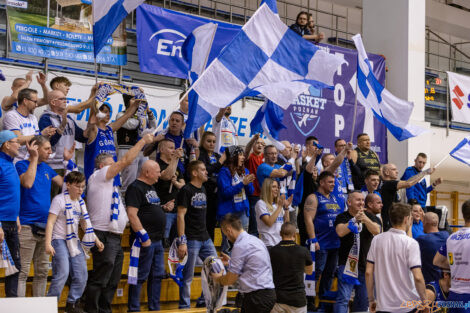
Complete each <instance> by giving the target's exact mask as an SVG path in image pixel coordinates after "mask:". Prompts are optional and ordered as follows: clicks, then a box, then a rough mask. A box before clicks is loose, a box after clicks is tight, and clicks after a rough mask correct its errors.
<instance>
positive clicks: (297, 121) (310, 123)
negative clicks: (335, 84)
mask: <svg viewBox="0 0 470 313" xmlns="http://www.w3.org/2000/svg"><path fill="white" fill-rule="evenodd" d="M326 102H327V99H325V98H322V91H321V89H317V88H315V87H312V86H310V88H309V90H308V93H303V94H301V95H300V96H298V97H297V99H295V101H294V103H293V104H292V105H291V106H290V107H291V109H290V117H291V119H292V123H293V124H294V125H295V127H296V128H297V130H298V131H299V132H300V133H301V134H302V135H304V136H308V135H310V134H311V133H312V132H313V131H314V130H315V129H316V128H317V126H318V124H319V123H320V115H321V112H322V111H323V110H325V105H326Z"/></svg>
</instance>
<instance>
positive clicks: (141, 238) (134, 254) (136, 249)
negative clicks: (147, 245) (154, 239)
mask: <svg viewBox="0 0 470 313" xmlns="http://www.w3.org/2000/svg"><path fill="white" fill-rule="evenodd" d="M135 236H136V238H135V240H134V242H133V243H132V248H131V258H130V262H129V270H128V271H127V283H128V284H129V285H137V279H138V274H139V257H140V247H141V246H142V242H146V241H147V240H149V235H148V234H147V232H146V231H145V229H141V230H139V231H138V232H136V233H135Z"/></svg>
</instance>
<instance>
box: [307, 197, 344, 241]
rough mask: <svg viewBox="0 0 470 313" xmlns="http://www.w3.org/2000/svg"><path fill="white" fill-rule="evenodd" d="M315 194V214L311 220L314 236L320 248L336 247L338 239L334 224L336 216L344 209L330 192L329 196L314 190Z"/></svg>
mask: <svg viewBox="0 0 470 313" xmlns="http://www.w3.org/2000/svg"><path fill="white" fill-rule="evenodd" d="M315 195H316V196H317V199H318V206H317V214H316V215H315V219H314V220H313V225H314V226H315V237H316V238H317V239H318V243H319V244H320V249H321V250H326V249H337V248H339V245H340V241H339V237H338V234H336V228H335V225H334V224H335V220H336V216H338V214H340V213H342V212H343V211H344V210H343V209H341V207H340V206H339V204H338V201H337V199H336V197H335V196H334V195H333V194H330V197H329V198H327V197H325V196H324V195H322V194H321V193H319V192H315Z"/></svg>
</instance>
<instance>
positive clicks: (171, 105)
mask: <svg viewBox="0 0 470 313" xmlns="http://www.w3.org/2000/svg"><path fill="white" fill-rule="evenodd" d="M0 68H1V69H2V71H3V73H4V75H5V77H6V80H5V81H0V97H1V98H2V99H3V97H5V96H9V95H11V92H12V91H11V83H12V81H13V80H14V79H15V78H17V77H23V78H24V77H25V75H26V73H27V72H28V69H27V68H25V67H18V66H10V65H0ZM37 72H38V71H37V70H35V72H34V77H33V82H32V83H31V86H30V88H33V89H36V90H38V92H39V95H38V96H39V98H41V97H42V96H43V95H42V90H41V87H40V85H39V84H38V82H37V81H36V77H35V76H36V75H37ZM56 76H66V77H67V78H68V79H69V80H70V81H71V82H72V86H71V87H70V91H69V94H68V95H67V102H68V103H69V104H72V103H75V102H82V101H85V100H87V99H88V97H89V95H90V90H91V87H92V86H93V85H94V84H95V79H94V78H92V77H86V76H80V75H72V74H67V73H61V72H55V71H53V72H49V73H48V75H47V78H48V82H47V84H48V86H49V82H50V81H51V80H52V79H53V78H54V77H56ZM100 81H101V80H100ZM103 82H109V81H104V80H103ZM112 82H113V83H116V82H117V81H112ZM125 84H127V85H132V84H131V83H125ZM135 85H136V86H139V87H142V88H143V89H144V92H145V95H146V97H147V100H148V102H149V105H150V108H151V110H152V111H153V113H154V115H155V117H156V118H157V121H158V124H159V125H160V123H162V121H164V120H165V118H166V117H167V116H168V115H169V114H171V112H173V111H175V110H176V109H177V108H178V105H177V102H178V98H179V95H180V93H181V90H179V89H170V88H164V87H155V86H148V85H142V84H135ZM49 89H50V88H49ZM106 102H107V103H109V104H111V106H112V116H111V120H114V119H115V118H116V114H117V113H118V112H120V111H123V110H124V108H125V107H124V102H123V99H122V96H121V95H120V94H114V95H111V96H110V97H108V98H107V100H106ZM262 104H263V103H262V102H259V101H250V100H248V101H246V104H245V107H243V106H242V101H239V102H237V103H235V104H234V105H233V106H232V115H231V118H232V120H233V121H234V123H235V126H236V127H237V130H238V136H239V142H240V144H242V145H245V144H247V143H248V141H249V138H250V137H249V136H250V122H251V119H252V118H253V116H255V114H256V111H257V110H258V108H259V107H260V106H261V105H262ZM45 109H46V106H44V107H40V108H38V109H36V110H35V112H34V115H36V116H37V118H38V120H39V117H40V116H41V114H42V112H43V111H44V110H45ZM4 114H5V112H2V114H1V115H0V117H1V116H3V115H4ZM88 117H89V110H85V111H83V112H82V113H80V114H77V115H76V121H77V122H78V126H80V127H81V128H83V129H85V128H86V124H87V121H88ZM0 125H2V123H1V118H0ZM166 127H167V123H165V124H164V128H166ZM2 129H3V125H2ZM211 129H212V125H206V130H211Z"/></svg>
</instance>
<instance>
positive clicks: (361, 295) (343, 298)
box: [333, 265, 369, 313]
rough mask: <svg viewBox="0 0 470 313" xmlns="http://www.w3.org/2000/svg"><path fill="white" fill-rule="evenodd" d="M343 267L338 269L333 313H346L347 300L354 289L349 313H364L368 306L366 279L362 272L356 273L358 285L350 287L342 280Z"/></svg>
mask: <svg viewBox="0 0 470 313" xmlns="http://www.w3.org/2000/svg"><path fill="white" fill-rule="evenodd" d="M343 272H344V265H340V266H339V267H338V295H337V296H336V303H335V304H334V306H333V309H334V311H333V312H334V313H348V306H349V299H351V293H352V291H353V289H354V291H355V293H354V303H353V307H352V309H351V312H366V311H367V308H368V306H369V303H368V298H367V288H366V278H365V273H364V272H363V271H359V272H358V274H359V275H358V279H359V282H360V283H361V284H360V285H351V284H348V283H346V282H345V281H344V280H343Z"/></svg>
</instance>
